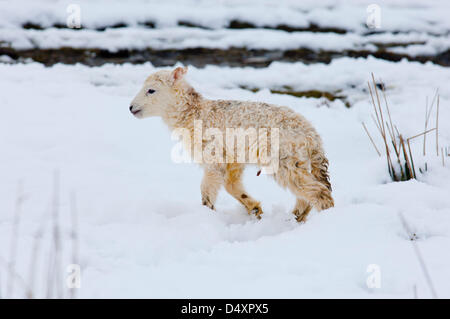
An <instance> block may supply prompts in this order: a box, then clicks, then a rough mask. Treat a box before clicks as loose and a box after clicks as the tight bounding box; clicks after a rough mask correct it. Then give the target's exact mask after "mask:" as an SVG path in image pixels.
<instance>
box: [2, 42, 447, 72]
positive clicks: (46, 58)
mask: <svg viewBox="0 0 450 319" xmlns="http://www.w3.org/2000/svg"><path fill="white" fill-rule="evenodd" d="M0 55H7V56H9V57H11V58H12V59H14V60H16V61H18V62H20V61H23V60H25V59H31V60H33V61H36V62H40V63H43V64H45V65H46V66H51V65H53V64H56V63H65V64H75V63H82V64H85V65H89V66H100V65H103V64H105V63H116V64H122V63H133V64H140V63H145V62H151V63H152V64H153V65H154V66H173V65H174V64H175V63H177V62H182V63H183V64H189V65H194V66H196V67H203V66H205V65H207V64H214V65H221V66H232V67H243V66H252V67H266V66H268V65H269V64H270V63H272V62H274V61H282V62H297V61H299V62H303V63H307V64H309V63H330V62H331V60H332V59H334V58H338V57H345V56H347V57H352V58H359V57H363V58H366V57H368V56H370V55H371V56H374V57H376V58H380V59H383V60H388V61H394V62H396V61H400V60H401V59H403V58H406V59H408V60H409V61H418V62H421V63H425V62H428V61H431V62H433V63H436V64H438V65H442V66H450V49H449V50H447V51H445V52H443V53H441V54H438V55H434V56H415V57H411V56H408V55H405V54H398V53H392V52H389V51H387V50H386V49H385V48H384V47H381V48H379V50H377V51H375V52H371V51H365V50H344V51H339V52H337V51H313V50H310V49H305V48H300V49H295V50H286V51H282V50H247V49H245V48H230V49H226V50H223V49H206V48H192V49H182V50H175V49H168V50H154V49H151V48H148V49H144V50H119V51H116V52H110V51H108V50H103V49H83V48H81V49H76V48H69V47H66V48H59V49H28V50H17V49H13V48H8V47H0Z"/></svg>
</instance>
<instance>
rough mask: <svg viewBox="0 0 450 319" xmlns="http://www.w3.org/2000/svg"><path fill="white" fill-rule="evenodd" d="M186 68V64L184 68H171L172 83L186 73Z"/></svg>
mask: <svg viewBox="0 0 450 319" xmlns="http://www.w3.org/2000/svg"><path fill="white" fill-rule="evenodd" d="M187 70H188V68H187V66H185V67H184V68H182V67H178V68H176V69H175V70H173V71H172V74H171V78H172V83H174V84H175V82H177V81H179V80H181V79H182V78H183V76H184V75H185V74H186V72H187Z"/></svg>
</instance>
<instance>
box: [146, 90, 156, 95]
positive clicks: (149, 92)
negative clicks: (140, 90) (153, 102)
mask: <svg viewBox="0 0 450 319" xmlns="http://www.w3.org/2000/svg"><path fill="white" fill-rule="evenodd" d="M153 93H155V90H153V89H150V90H148V91H147V94H153Z"/></svg>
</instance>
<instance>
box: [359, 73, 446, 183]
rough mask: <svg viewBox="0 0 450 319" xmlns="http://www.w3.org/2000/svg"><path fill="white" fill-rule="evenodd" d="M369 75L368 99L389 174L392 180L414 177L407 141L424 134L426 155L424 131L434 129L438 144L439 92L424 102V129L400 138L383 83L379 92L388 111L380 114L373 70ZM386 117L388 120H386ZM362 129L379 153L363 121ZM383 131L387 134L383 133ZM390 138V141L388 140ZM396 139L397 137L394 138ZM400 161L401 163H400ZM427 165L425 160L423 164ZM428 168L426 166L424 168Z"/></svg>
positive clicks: (381, 109)
mask: <svg viewBox="0 0 450 319" xmlns="http://www.w3.org/2000/svg"><path fill="white" fill-rule="evenodd" d="M371 76H372V84H371V83H370V82H368V83H367V84H368V87H369V93H370V98H371V102H372V106H373V110H374V113H375V116H374V115H373V114H371V117H372V120H373V122H374V124H375V126H376V128H377V129H378V132H379V133H380V135H381V138H382V140H383V143H384V151H385V154H386V161H387V166H388V171H389V175H390V176H391V178H392V180H393V181H405V180H409V179H411V178H416V177H417V175H416V170H415V165H414V159H413V155H412V151H411V143H410V140H412V139H414V138H416V137H419V136H422V135H423V136H424V148H423V152H424V154H425V152H426V149H425V141H426V134H427V133H430V132H432V131H436V147H438V135H439V132H438V121H439V95H438V91H437V90H436V94H435V95H434V97H433V100H432V103H431V105H430V106H428V99H427V103H426V111H425V130H424V132H422V133H420V134H417V135H414V136H411V137H409V138H406V139H405V138H403V136H402V135H401V134H400V132H399V130H398V128H397V126H396V125H394V123H393V121H392V116H391V111H390V108H389V104H388V100H387V98H386V92H385V86H384V84H383V82H382V81H381V80H380V83H381V84H380V85H381V92H382V94H383V100H384V104H385V107H384V108H385V111H386V113H387V117H386V116H385V115H384V114H383V107H382V105H381V102H380V94H379V93H378V89H377V86H378V85H377V83H376V81H375V76H374V75H373V73H372V74H371ZM436 99H437V112H436V127H435V128H432V129H428V123H429V119H430V116H431V113H432V111H433V107H434V104H435V101H436ZM385 118H387V120H385ZM363 127H364V130H365V131H366V133H367V135H368V136H369V139H370V141H371V143H372V145H373V146H374V147H375V150H376V151H377V153H378V155H380V151H379V150H378V149H377V147H376V144H375V142H374V140H373V139H372V136H371V135H370V133H369V131H368V129H367V127H366V125H365V124H364V123H363ZM386 131H387V132H388V134H386ZM388 139H390V141H388ZM397 139H398V140H397ZM406 144H407V145H408V151H407V150H406ZM390 147H392V148H393V151H392V152H391V148H390ZM437 152H439V149H438V148H437ZM391 154H395V157H396V162H397V164H396V166H394V165H393V162H392V158H391ZM402 163H403V164H402ZM425 168H426V163H425ZM426 170H427V169H425V171H426ZM419 171H420V172H422V169H421V168H419Z"/></svg>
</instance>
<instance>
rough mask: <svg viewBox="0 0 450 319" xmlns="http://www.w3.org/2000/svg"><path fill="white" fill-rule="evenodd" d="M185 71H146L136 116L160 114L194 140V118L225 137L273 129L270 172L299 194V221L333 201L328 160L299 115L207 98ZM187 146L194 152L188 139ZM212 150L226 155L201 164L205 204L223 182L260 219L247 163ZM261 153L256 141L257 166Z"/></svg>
mask: <svg viewBox="0 0 450 319" xmlns="http://www.w3.org/2000/svg"><path fill="white" fill-rule="evenodd" d="M186 72H187V68H181V67H178V68H176V69H175V70H173V71H172V72H171V71H158V72H155V73H153V74H152V75H150V76H149V77H148V78H147V80H146V81H145V83H144V86H143V87H142V89H141V90H140V91H139V93H138V94H137V96H136V97H135V98H134V100H133V102H132V103H131V106H130V111H131V113H133V114H134V116H135V117H137V118H146V117H150V116H160V117H161V118H162V119H163V121H164V122H165V123H166V124H167V125H168V127H169V128H170V129H171V130H174V129H177V128H185V129H187V131H188V132H189V134H190V136H191V138H192V139H194V122H197V123H201V125H202V128H203V129H208V128H216V129H219V130H220V131H221V132H222V133H223V135H224V136H225V135H226V130H227V128H242V129H248V128H255V129H260V128H277V129H278V132H279V152H278V154H276V156H277V158H276V159H277V162H278V169H277V170H276V171H275V172H274V173H273V175H272V176H273V177H274V179H275V181H276V182H277V183H278V184H279V185H281V186H282V187H284V188H285V187H287V188H288V189H289V190H290V191H291V192H292V193H293V194H294V195H295V196H296V197H297V201H296V205H295V208H294V210H293V214H294V215H295V216H296V219H297V221H299V222H302V221H306V217H307V215H308V213H309V212H310V210H311V208H312V206H313V207H314V208H316V209H317V210H319V211H320V210H323V209H327V208H329V207H332V206H333V205H334V202H333V198H332V196H331V185H330V182H329V176H328V171H327V169H328V160H327V158H326V157H325V154H324V151H323V148H322V141H321V138H320V136H319V135H318V133H317V132H316V130H315V129H314V128H313V127H312V126H311V124H310V123H309V122H308V121H307V120H306V119H305V118H304V117H303V116H301V115H299V114H297V113H295V112H294V111H292V110H291V109H289V108H287V107H279V106H275V105H270V104H266V103H259V102H241V101H228V100H208V99H205V98H203V97H202V96H201V95H200V94H199V93H197V92H196V91H195V90H194V88H192V87H191V86H190V85H189V84H188V83H187V82H186V81H185V80H184V79H183V76H184V74H185V73H186ZM208 143H211V141H210V140H207V139H205V138H203V139H202V142H201V144H202V145H201V148H202V149H203V150H205V149H206V148H207V146H208ZM215 145H216V146H217V144H215ZM219 145H220V144H219ZM245 147H246V152H247V153H249V152H251V151H255V150H254V149H253V150H250V149H249V147H250V146H247V145H246V146H245ZM187 148H189V149H188V151H189V152H190V154H192V144H189V146H187ZM267 148H270V145H269V146H267ZM234 150H235V149H233V154H232V155H233V156H232V157H234ZM215 151H216V152H217V151H220V152H221V154H226V155H225V158H226V159H227V160H224V161H218V162H216V163H200V165H201V166H202V167H203V168H204V176H203V180H202V183H201V195H202V203H203V205H206V206H208V207H209V208H211V209H214V204H215V201H216V198H217V195H218V192H219V190H220V188H221V187H222V185H224V186H225V189H226V190H227V192H228V193H230V194H231V195H232V196H233V197H234V198H236V199H237V200H238V201H239V202H240V203H242V204H243V205H244V206H245V208H246V209H247V211H248V213H249V214H252V213H253V214H255V215H256V216H257V217H258V218H260V215H261V214H262V210H261V206H260V203H259V202H258V201H256V200H255V199H253V198H252V197H251V196H250V195H248V193H247V192H246V191H245V190H244V187H243V184H242V180H241V177H242V173H243V170H244V167H245V165H246V163H238V162H234V161H229V160H228V159H229V157H230V156H229V155H230V154H229V152H228V153H227V149H226V148H224V149H223V150H215ZM262 153H263V149H262V146H261V145H257V147H256V154H257V157H258V161H257V163H256V165H258V166H260V167H262V166H263V163H262V161H260V157H261V154H262ZM273 155H274V154H272V156H273Z"/></svg>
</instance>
